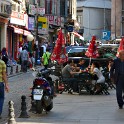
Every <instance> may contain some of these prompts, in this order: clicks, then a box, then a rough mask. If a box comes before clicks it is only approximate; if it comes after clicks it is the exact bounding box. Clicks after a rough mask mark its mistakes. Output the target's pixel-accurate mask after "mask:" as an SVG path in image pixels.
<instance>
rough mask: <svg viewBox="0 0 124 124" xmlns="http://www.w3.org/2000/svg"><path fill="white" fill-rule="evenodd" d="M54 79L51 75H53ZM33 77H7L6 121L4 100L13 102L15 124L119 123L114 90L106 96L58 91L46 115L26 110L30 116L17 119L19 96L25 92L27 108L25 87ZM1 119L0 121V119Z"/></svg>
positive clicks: (122, 117) (121, 113) (123, 114)
mask: <svg viewBox="0 0 124 124" xmlns="http://www.w3.org/2000/svg"><path fill="white" fill-rule="evenodd" d="M54 78H55V77H54ZM33 79H34V77H33V76H32V73H31V71H29V72H27V73H23V74H21V75H18V76H14V77H11V78H9V83H10V93H7V94H6V99H5V104H4V110H3V115H2V116H3V119H2V122H0V124H5V122H7V116H8V101H9V100H13V101H14V103H15V104H14V108H15V114H16V121H17V124H117V123H118V124H123V123H124V109H122V110H119V109H118V106H117V102H116V97H115V90H110V95H86V94H84V95H78V94H73V95H71V94H67V93H63V94H58V95H57V97H56V98H55V99H54V108H53V109H52V111H51V112H49V113H48V114H46V113H45V112H43V113H42V114H34V113H31V112H28V114H29V115H30V118H24V119H23V118H18V117H19V115H20V108H21V96H22V95H26V97H27V100H26V102H27V105H28V110H29V108H30V98H29V97H28V96H29V95H30V90H29V88H30V87H31V86H32V81H33ZM0 121H1V120H0Z"/></svg>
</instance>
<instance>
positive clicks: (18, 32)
mask: <svg viewBox="0 0 124 124" xmlns="http://www.w3.org/2000/svg"><path fill="white" fill-rule="evenodd" d="M14 32H15V33H17V34H23V29H21V28H16V27H14Z"/></svg>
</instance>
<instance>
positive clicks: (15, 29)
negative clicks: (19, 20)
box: [9, 25, 24, 34]
mask: <svg viewBox="0 0 124 124" xmlns="http://www.w3.org/2000/svg"><path fill="white" fill-rule="evenodd" d="M9 27H12V28H13V29H14V33H17V34H23V31H24V30H23V29H21V28H17V27H15V26H14V25H9Z"/></svg>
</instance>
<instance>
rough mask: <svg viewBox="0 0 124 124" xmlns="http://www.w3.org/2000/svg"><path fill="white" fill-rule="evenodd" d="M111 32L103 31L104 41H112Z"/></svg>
mask: <svg viewBox="0 0 124 124" xmlns="http://www.w3.org/2000/svg"><path fill="white" fill-rule="evenodd" d="M110 37H111V32H110V31H103V32H102V39H103V40H110Z"/></svg>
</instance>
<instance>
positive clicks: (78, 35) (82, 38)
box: [72, 32, 84, 40]
mask: <svg viewBox="0 0 124 124" xmlns="http://www.w3.org/2000/svg"><path fill="white" fill-rule="evenodd" d="M72 33H73V34H74V35H75V36H77V37H79V38H80V39H81V40H84V37H82V36H81V35H80V34H78V33H77V32H72Z"/></svg>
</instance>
